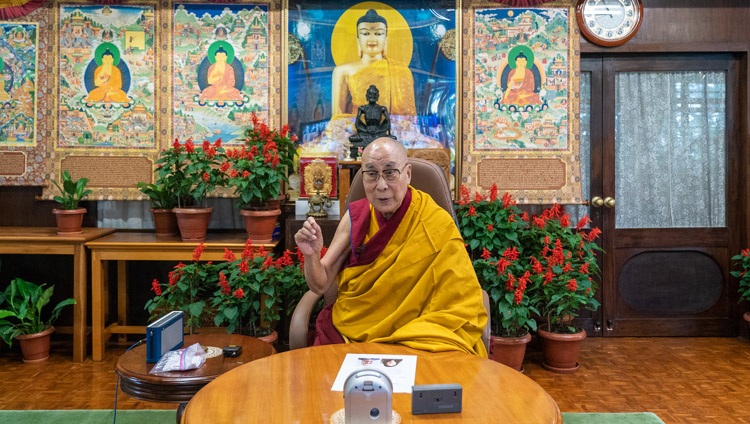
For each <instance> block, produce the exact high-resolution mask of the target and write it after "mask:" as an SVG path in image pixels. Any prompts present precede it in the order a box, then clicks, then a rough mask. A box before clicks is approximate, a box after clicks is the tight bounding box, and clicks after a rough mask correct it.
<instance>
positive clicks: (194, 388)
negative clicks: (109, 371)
mask: <svg viewBox="0 0 750 424" xmlns="http://www.w3.org/2000/svg"><path fill="white" fill-rule="evenodd" d="M195 343H200V344H201V345H202V346H213V347H218V348H223V347H224V346H228V345H237V346H242V354H241V355H240V356H237V357H234V358H225V357H224V356H218V357H215V358H209V359H206V363H204V364H203V365H202V366H201V367H200V368H196V369H194V370H188V371H169V372H163V373H158V374H149V371H151V369H152V368H153V367H154V365H156V364H147V363H146V345H145V344H142V345H140V346H137V347H135V348H133V349H131V350H129V351H127V352H125V353H124V354H122V356H120V358H119V359H118V360H117V363H116V364H115V372H116V373H117V375H118V376H119V377H120V388H121V389H122V391H123V392H124V393H126V394H127V395H129V396H131V397H134V398H136V399H141V400H146V401H151V402H170V403H179V404H180V406H179V407H178V408H177V423H179V422H180V419H181V416H182V411H183V409H184V407H185V405H186V404H187V402H188V401H190V399H192V397H193V395H195V394H196V393H197V392H198V390H200V389H201V388H202V387H203V386H205V385H206V384H208V383H210V382H211V381H213V380H214V379H215V378H216V377H218V376H220V375H221V374H223V373H225V372H227V371H229V370H231V369H234V368H236V367H238V366H240V365H243V364H246V363H248V362H252V361H254V360H256V359H260V358H263V357H266V356H269V355H272V354H274V353H276V350H275V349H274V348H273V346H272V345H270V344H268V343H266V342H264V341H261V340H259V339H256V338H254V337H248V336H241V335H239V334H194V335H191V336H185V345H184V346H183V347H188V346H190V345H192V344H195Z"/></svg>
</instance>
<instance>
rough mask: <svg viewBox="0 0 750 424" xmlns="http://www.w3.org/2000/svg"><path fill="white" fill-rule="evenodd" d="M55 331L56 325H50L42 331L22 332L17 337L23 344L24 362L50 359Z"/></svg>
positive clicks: (29, 362) (31, 362) (30, 362)
mask: <svg viewBox="0 0 750 424" xmlns="http://www.w3.org/2000/svg"><path fill="white" fill-rule="evenodd" d="M54 332H55V327H52V326H50V327H49V328H47V329H46V330H44V331H42V332H40V333H34V334H22V335H20V336H18V337H16V340H18V343H19V344H20V345H21V353H22V354H23V362H25V363H27V364H33V363H36V362H44V361H46V360H47V359H49V348H50V339H51V337H52V333H54Z"/></svg>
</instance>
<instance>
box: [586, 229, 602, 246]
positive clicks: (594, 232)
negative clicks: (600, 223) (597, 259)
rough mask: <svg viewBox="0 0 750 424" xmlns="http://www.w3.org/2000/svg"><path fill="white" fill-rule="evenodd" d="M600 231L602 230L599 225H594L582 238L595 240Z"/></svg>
mask: <svg viewBox="0 0 750 424" xmlns="http://www.w3.org/2000/svg"><path fill="white" fill-rule="evenodd" d="M601 233H602V230H600V229H599V227H594V228H592V229H591V231H589V233H588V234H586V235H584V236H583V238H584V239H586V241H589V242H591V241H594V240H596V239H597V238H598V237H599V235H600V234H601Z"/></svg>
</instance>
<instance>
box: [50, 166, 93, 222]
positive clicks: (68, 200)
mask: <svg viewBox="0 0 750 424" xmlns="http://www.w3.org/2000/svg"><path fill="white" fill-rule="evenodd" d="M88 182H89V180H88V178H79V179H78V180H74V179H73V178H72V177H71V176H70V173H69V172H68V171H67V170H65V171H63V172H62V181H61V182H58V181H55V180H53V181H52V183H53V184H54V185H55V187H57V190H58V191H59V194H58V195H56V196H54V197H53V200H54V201H56V202H57V203H59V204H60V207H59V208H55V209H53V210H52V213H53V214H55V220H56V222H57V233H58V234H61V235H66V234H79V233H80V232H81V226H82V225H83V215H84V214H85V213H86V208H81V207H79V206H78V203H79V202H80V201H81V200H82V199H83V198H84V197H86V196H88V195H89V194H91V190H89V189H87V188H86V185H87V184H88Z"/></svg>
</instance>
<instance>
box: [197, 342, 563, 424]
mask: <svg viewBox="0 0 750 424" xmlns="http://www.w3.org/2000/svg"><path fill="white" fill-rule="evenodd" d="M347 353H357V354H359V353H363V354H393V355H416V356H417V374H416V377H415V382H414V384H443V383H458V384H461V386H462V388H463V408H462V409H463V410H462V412H460V413H453V414H439V415H412V414H411V394H406V393H395V394H394V395H393V409H394V410H395V411H396V412H398V413H399V414H400V415H401V417H402V422H403V423H411V422H424V423H428V422H440V423H503V424H514V423H523V424H534V423H544V424H551V423H562V414H561V413H560V410H559V408H558V407H557V404H556V403H555V401H554V400H553V399H552V398H551V397H550V396H549V394H547V392H545V391H544V389H542V388H541V387H540V386H539V385H538V384H536V383H535V382H534V381H533V380H531V379H530V378H528V377H526V376H525V375H523V374H521V373H520V372H518V371H516V370H513V369H511V368H509V367H506V366H505V365H501V364H500V363H498V362H495V361H491V360H489V359H482V358H479V357H476V356H473V355H467V354H465V353H460V352H443V353H430V352H424V351H419V350H414V349H410V348H407V347H404V346H400V345H390V344H373V343H354V344H340V345H328V346H316V347H309V348H305V349H297V350H293V351H289V352H283V353H280V354H278V355H273V356H269V357H266V358H262V359H259V360H257V361H254V362H252V363H249V364H247V365H243V366H241V367H238V368H236V369H234V370H232V371H230V372H227V373H225V374H223V375H221V376H220V377H218V378H217V379H216V380H214V381H212V382H211V383H209V384H208V385H206V387H204V388H203V389H201V390H200V391H199V392H198V393H197V394H196V395H195V396H194V397H193V399H191V400H190V402H189V403H188V405H187V408H185V411H184V414H183V416H182V423H183V424H198V423H200V424H202V423H212V424H222V423H328V422H329V420H330V417H331V415H333V414H334V413H335V412H336V411H337V410H339V409H342V408H343V407H344V397H343V393H342V392H332V391H331V387H332V386H333V382H334V380H335V379H336V375H337V374H338V371H339V368H340V367H341V364H342V363H343V361H344V358H345V357H346V354H347Z"/></svg>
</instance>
